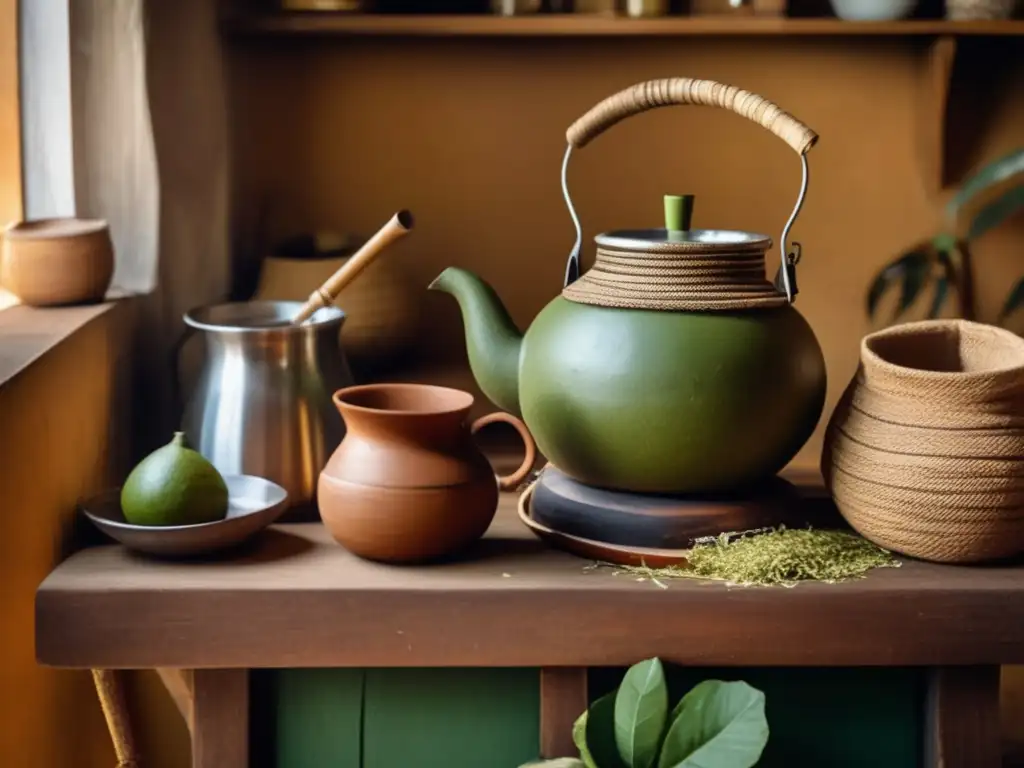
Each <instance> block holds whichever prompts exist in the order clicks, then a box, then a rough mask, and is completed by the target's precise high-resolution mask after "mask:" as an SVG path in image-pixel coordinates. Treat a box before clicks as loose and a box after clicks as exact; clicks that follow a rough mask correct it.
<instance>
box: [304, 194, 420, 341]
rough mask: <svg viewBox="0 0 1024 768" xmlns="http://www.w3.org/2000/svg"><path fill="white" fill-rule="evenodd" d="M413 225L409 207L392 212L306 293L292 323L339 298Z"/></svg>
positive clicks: (307, 317) (311, 314)
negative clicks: (373, 231) (335, 269)
mask: <svg viewBox="0 0 1024 768" xmlns="http://www.w3.org/2000/svg"><path fill="white" fill-rule="evenodd" d="M412 227H413V217H412V214H411V213H410V212H409V211H404V210H403V211H399V212H398V213H396V214H395V215H394V216H392V217H391V220H390V221H389V222H388V223H387V224H385V225H384V226H383V227H381V228H380V231H378V232H377V234H375V235H374V236H373V237H371V238H370V239H369V240H367V241H366V243H365V244H364V245H363V247H362V248H360V249H359V250H358V251H356V252H355V253H354V254H353V255H352V256H351V257H350V258H349V259H348V261H346V262H345V263H344V264H343V265H342V266H341V267H340V268H339V269H338V271H337V272H335V273H334V274H333V275H331V276H330V277H329V278H327V280H326V281H325V282H324V284H323V285H321V286H320V287H319V288H317V289H316V290H315V291H313V293H311V294H310V295H309V299H307V300H306V303H305V304H303V305H302V309H300V310H299V311H298V313H297V314H296V315H295V317H293V318H292V324H293V325H300V324H302V323H304V322H306V321H307V320H308V319H309V318H310V317H312V316H313V314H314V313H315V312H316V311H317V310H318V309H322V308H323V307H329V306H331V304H333V303H334V300H335V299H336V298H338V294H339V293H341V289H342V288H344V287H345V286H346V285H348V284H349V283H351V282H352V281H353V280H354V279H355V278H356V277H357V276H358V275H359V273H360V272H362V271H363V270H364V269H366V267H368V266H369V265H370V262H372V261H373V260H374V259H376V258H377V257H378V256H379V255H380V254H381V252H382V251H383V250H384V249H385V248H387V247H388V246H389V245H391V244H392V243H393V242H395V240H398V239H399V238H400V237H404V236H405V235H407V234H409V232H410V230H412Z"/></svg>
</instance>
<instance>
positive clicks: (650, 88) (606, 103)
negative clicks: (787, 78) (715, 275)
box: [562, 77, 818, 301]
mask: <svg viewBox="0 0 1024 768" xmlns="http://www.w3.org/2000/svg"><path fill="white" fill-rule="evenodd" d="M687 104H692V105H696V106H712V107H721V108H722V109H728V110H729V111H731V112H735V113H736V114H738V115H741V116H743V117H746V118H747V119H748V120H752V121H754V122H755V123H757V124H758V125H760V126H762V127H763V128H765V129H766V130H769V131H771V132H772V133H774V134H775V135H776V136H778V137H779V138H780V139H782V140H783V141H785V142H786V143H787V144H788V145H789V146H790V147H792V148H793V150H794V151H796V152H797V153H798V154H799V155H800V159H801V164H802V170H803V174H802V177H803V178H802V184H801V187H800V195H799V198H798V199H797V202H796V206H795V207H794V209H793V213H792V214H791V215H790V217H789V220H788V221H787V222H786V225H785V227H784V228H783V231H782V240H781V242H780V243H779V247H780V248H781V250H782V268H781V269H780V270H779V275H778V277H777V278H776V286H777V287H778V289H779V291H780V292H782V293H785V295H786V298H787V299H788V300H789V301H793V297H794V296H795V294H796V285H795V272H794V265H795V264H796V263H797V261H799V258H800V245H799V243H793V247H792V249H790V248H789V247H788V243H787V240H788V237H789V231H790V229H791V228H792V226H793V223H794V222H795V221H796V217H797V215H798V214H799V213H800V209H801V207H802V206H803V202H804V198H805V197H806V194H807V183H808V167H807V152H808V150H810V148H811V147H813V146H814V144H815V143H816V142H817V140H818V135H817V134H816V133H815V132H814V131H812V130H811V129H810V128H808V127H807V126H806V125H804V124H803V123H802V122H800V121H799V120H797V119H796V118H795V117H793V116H792V115H790V114H789V113H788V112H785V111H783V110H782V109H781V108H780V107H779V106H778V105H776V104H774V103H773V102H771V101H768V100H767V99H765V98H763V97H761V96H758V95H757V94H754V93H751V92H750V91H745V90H743V89H742V88H737V87H736V86H732V85H723V84H722V83H716V82H714V81H712V80H693V79H691V78H686V77H676V78H667V79H663V80H650V81H647V82H644V83H638V84H637V85H634V86H631V87H630V88H626V89H625V90H623V91H620V92H619V93H616V94H614V95H612V96H609V97H608V98H606V99H604V100H603V101H601V102H600V103H599V104H597V105H596V106H594V107H593V108H591V109H590V110H589V111H588V112H587V113H586V114H585V115H583V116H582V117H581V118H579V119H578V120H577V121H576V122H574V123H573V124H572V125H571V126H569V129H568V130H567V131H566V139H567V141H568V144H569V146H568V148H567V149H566V153H565V159H564V161H563V163H562V192H563V194H564V196H565V202H566V205H567V206H568V207H569V214H570V215H571V216H572V220H573V223H574V224H575V225H576V245H575V247H574V248H573V251H572V253H571V254H570V256H569V262H568V264H567V265H566V272H565V285H569V284H570V283H572V282H573V281H574V280H575V279H576V278H577V277H579V254H580V249H581V248H582V244H583V230H582V227H581V226H580V222H579V217H578V216H577V215H576V210H575V208H574V207H573V205H572V200H571V198H570V196H569V188H568V183H567V172H568V167H569V157H570V155H571V154H572V150H573V148H583V147H585V146H586V145H587V144H588V143H590V142H591V141H592V140H593V139H595V138H596V137H597V136H599V135H601V134H602V133H603V132H604V131H606V130H608V129H609V128H611V127H612V126H613V125H615V124H616V123H619V122H621V121H622V120H625V119H626V118H627V117H631V116H632V115H638V114H640V113H641V112H647V111H648V110H651V109H657V108H659V107H667V106H672V105H687Z"/></svg>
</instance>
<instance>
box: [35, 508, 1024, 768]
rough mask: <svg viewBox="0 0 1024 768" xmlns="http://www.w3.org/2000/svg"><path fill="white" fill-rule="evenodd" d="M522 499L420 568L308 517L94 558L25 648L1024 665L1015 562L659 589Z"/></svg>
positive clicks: (47, 655) (94, 660)
mask: <svg viewBox="0 0 1024 768" xmlns="http://www.w3.org/2000/svg"><path fill="white" fill-rule="evenodd" d="M515 505H516V498H515V496H514V495H513V494H504V495H503V498H502V501H501V505H500V507H499V512H498V516H497V519H496V520H495V523H494V525H492V526H491V530H490V531H489V532H488V534H487V537H486V538H485V539H484V541H483V542H481V543H480V544H479V545H478V546H477V547H476V549H475V550H474V551H473V552H472V553H470V554H469V555H468V556H467V557H466V558H464V559H462V560H460V561H455V562H449V563H444V564H436V565H431V566H424V567H389V566H386V565H379V564H375V563H369V562H366V561H363V560H359V559H357V558H356V557H354V556H352V555H351V554H349V553H348V552H346V551H345V550H344V549H342V548H341V547H339V546H338V545H337V544H335V543H334V541H333V540H331V538H330V536H329V534H328V533H327V531H326V529H325V528H324V527H323V526H322V525H320V524H313V523H310V524H303V525H279V526H275V527H274V528H273V529H272V530H271V531H269V532H267V533H266V534H265V535H264V536H263V537H262V538H261V539H260V540H259V541H257V542H253V546H252V547H251V548H250V549H249V551H248V552H245V553H243V554H239V555H237V556H236V557H235V558H234V559H230V560H229V559H225V560H211V561H206V562H202V561H196V562H189V563H173V562H161V561H156V560H148V559H144V558H142V557H139V556H135V555H133V554H132V553H130V552H128V551H127V550H125V549H124V548H123V547H121V546H101V547H95V548H92V549H87V550H84V551H81V552H78V553H77V554H75V555H73V556H71V557H70V558H69V559H68V560H66V561H65V562H64V563H63V564H61V565H59V566H57V569H56V570H55V571H54V572H53V573H51V574H50V575H49V576H48V577H47V579H46V580H45V581H44V582H43V584H42V585H41V586H40V588H39V591H38V593H37V595H36V622H35V628H36V655H37V658H38V660H39V661H40V663H42V664H47V665H55V666H61V667H94V668H95V667H102V668H132V669H134V668H160V667H173V668H185V669H191V668H197V667H199V668H202V667H226V668H239V667H245V668H255V667H271V668H274V667H347V666H354V667H396V666H397V667H415V666H428V667H429V666H442V667H443V666H462V667H477V666H497V667H503V666H548V667H552V666H554V667H557V666H604V665H627V664H631V663H633V662H635V661H636V660H637V659H642V658H647V657H649V656H655V655H657V656H661V657H662V658H664V659H665V660H666V661H670V662H675V663H680V664H685V665H690V666H707V665H727V666H735V665H743V666H780V665H781V666H860V665H867V666H900V665H975V664H982V665H984V664H1000V663H1020V662H1022V661H1024V568H1021V567H1006V566H1003V567H991V568H963V567H953V566H941V565H932V564H928V563H921V562H913V561H906V562H904V564H903V566H902V567H901V568H893V569H880V570H876V571H874V572H872V573H870V574H869V575H868V576H867V578H865V579H861V580H857V581H851V582H847V583H843V584H821V583H808V584H801V585H799V586H797V587H796V588H795V589H783V588H742V587H735V588H730V587H727V586H725V585H723V584H721V583H705V582H699V581H691V580H687V579H679V580H674V581H670V582H669V583H668V585H667V588H665V589H662V588H659V587H658V586H657V585H655V584H653V583H651V582H650V581H641V580H638V579H636V578H633V577H630V576H628V575H623V574H618V575H616V573H615V572H614V571H613V570H612V569H593V568H588V567H587V565H588V563H587V561H586V560H582V559H579V558H576V557H573V556H571V555H568V554H564V553H562V552H558V551H555V550H553V549H549V548H548V547H546V546H545V545H544V544H543V543H542V542H540V541H539V540H537V539H536V538H534V537H533V535H532V534H531V533H530V532H529V531H527V530H526V528H525V527H524V526H523V525H522V523H520V521H519V519H518V517H517V516H516V512H515ZM975 765H977V764H975Z"/></svg>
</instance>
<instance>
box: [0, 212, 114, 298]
mask: <svg viewBox="0 0 1024 768" xmlns="http://www.w3.org/2000/svg"><path fill="white" fill-rule="evenodd" d="M113 276H114V246H113V244H112V243H111V240H110V228H109V227H108V226H107V223H106V222H105V221H99V220H85V219H39V220H37V221H23V222H20V223H18V224H12V225H10V226H8V227H7V228H6V229H5V230H4V238H3V251H2V253H0V283H2V284H3V286H4V287H5V288H6V289H7V290H9V291H10V292H11V293H13V294H14V295H15V296H17V297H18V298H19V299H20V300H21V302H22V303H23V304H28V305H30V306H34V307H48V306H58V305H62V304H85V303H90V302H97V301H102V300H103V297H104V296H105V295H106V293H107V289H108V288H109V287H110V281H111V279H112V278H113Z"/></svg>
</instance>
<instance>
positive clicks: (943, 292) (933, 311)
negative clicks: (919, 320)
mask: <svg viewBox="0 0 1024 768" xmlns="http://www.w3.org/2000/svg"><path fill="white" fill-rule="evenodd" d="M947 296H949V278H947V277H946V276H945V275H943V276H942V277H940V278H939V279H938V280H936V281H935V295H934V296H932V305H931V307H929V308H928V318H929V319H930V320H934V319H935V318H936V317H938V316H939V313H940V312H942V305H943V304H945V303H946V297H947Z"/></svg>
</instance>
